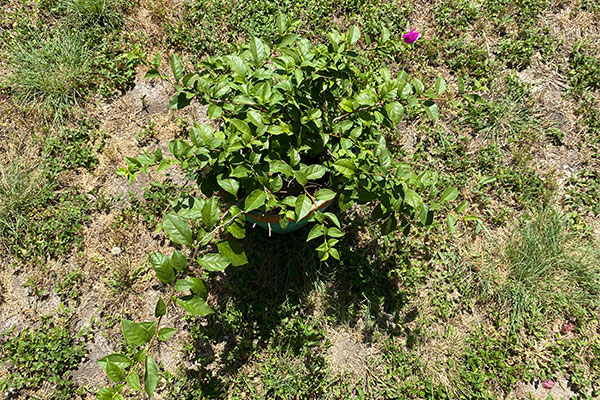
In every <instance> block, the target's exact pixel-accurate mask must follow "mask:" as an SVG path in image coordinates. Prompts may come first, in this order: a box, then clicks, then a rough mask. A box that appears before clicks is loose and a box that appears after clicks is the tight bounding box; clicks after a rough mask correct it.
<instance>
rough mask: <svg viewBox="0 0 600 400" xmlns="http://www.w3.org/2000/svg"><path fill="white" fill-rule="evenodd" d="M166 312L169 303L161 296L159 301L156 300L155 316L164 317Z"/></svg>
mask: <svg viewBox="0 0 600 400" xmlns="http://www.w3.org/2000/svg"><path fill="white" fill-rule="evenodd" d="M166 313H167V305H166V304H165V302H164V301H163V299H162V297H159V298H158V301H157V302H156V307H154V316H155V317H157V318H158V317H162V316H163V315H165V314H166Z"/></svg>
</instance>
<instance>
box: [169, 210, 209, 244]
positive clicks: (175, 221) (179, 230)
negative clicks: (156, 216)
mask: <svg viewBox="0 0 600 400" xmlns="http://www.w3.org/2000/svg"><path fill="white" fill-rule="evenodd" d="M203 214H204V213H203ZM163 229H164V230H165V233H166V234H167V236H168V237H169V239H170V240H171V241H172V242H173V243H177V244H185V245H187V246H191V245H192V230H191V228H190V226H189V225H188V224H187V222H185V220H184V219H183V218H181V217H179V216H177V215H174V214H167V215H165V217H164V219H163Z"/></svg>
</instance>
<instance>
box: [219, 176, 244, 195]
mask: <svg viewBox="0 0 600 400" xmlns="http://www.w3.org/2000/svg"><path fill="white" fill-rule="evenodd" d="M222 177H223V175H221V174H220V175H219V176H217V183H218V184H219V186H221V188H222V189H223V190H224V191H226V192H227V193H231V194H232V195H233V196H234V197H235V198H236V199H237V192H238V189H239V188H240V183H239V182H238V181H236V180H235V179H230V178H227V179H222Z"/></svg>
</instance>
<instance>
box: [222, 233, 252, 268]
mask: <svg viewBox="0 0 600 400" xmlns="http://www.w3.org/2000/svg"><path fill="white" fill-rule="evenodd" d="M217 247H218V249H219V253H221V255H222V256H223V257H225V258H226V259H227V260H229V262H230V263H231V265H233V266H234V267H239V266H241V265H245V264H248V258H246V253H244V250H243V249H242V246H241V245H240V243H239V242H238V241H236V240H233V239H228V240H223V241H221V242H219V243H218V244H217Z"/></svg>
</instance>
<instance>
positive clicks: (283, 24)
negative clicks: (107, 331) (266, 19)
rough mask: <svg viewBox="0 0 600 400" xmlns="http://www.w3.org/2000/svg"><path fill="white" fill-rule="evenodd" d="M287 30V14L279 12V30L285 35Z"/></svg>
mask: <svg viewBox="0 0 600 400" xmlns="http://www.w3.org/2000/svg"><path fill="white" fill-rule="evenodd" d="M286 30H287V17H286V16H285V14H283V13H281V12H279V15H277V31H278V32H279V34H280V35H283V34H284V33H285V31H286Z"/></svg>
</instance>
